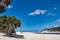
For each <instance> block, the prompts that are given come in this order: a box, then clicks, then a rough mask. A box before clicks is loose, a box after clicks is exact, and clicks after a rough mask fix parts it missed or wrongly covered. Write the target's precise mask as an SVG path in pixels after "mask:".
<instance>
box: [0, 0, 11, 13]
mask: <svg viewBox="0 0 60 40" xmlns="http://www.w3.org/2000/svg"><path fill="white" fill-rule="evenodd" d="M11 1H12V0H0V13H2V12H5V8H6V7H8V5H9V4H11Z"/></svg>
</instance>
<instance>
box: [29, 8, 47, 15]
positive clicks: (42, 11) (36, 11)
mask: <svg viewBox="0 0 60 40" xmlns="http://www.w3.org/2000/svg"><path fill="white" fill-rule="evenodd" d="M46 12H47V10H41V9H37V10H35V11H34V12H31V13H29V14H28V15H40V14H45V13H46Z"/></svg>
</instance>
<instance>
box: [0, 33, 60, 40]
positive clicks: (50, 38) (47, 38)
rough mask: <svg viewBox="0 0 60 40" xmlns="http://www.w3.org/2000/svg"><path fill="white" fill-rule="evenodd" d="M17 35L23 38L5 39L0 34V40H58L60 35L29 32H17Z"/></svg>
mask: <svg viewBox="0 0 60 40" xmlns="http://www.w3.org/2000/svg"><path fill="white" fill-rule="evenodd" d="M16 34H17V35H23V37H24V39H23V38H14V37H5V36H2V35H4V34H3V33H0V40H60V34H35V33H31V32H23V33H20V32H17V33H16Z"/></svg>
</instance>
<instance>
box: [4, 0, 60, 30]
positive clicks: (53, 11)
mask: <svg viewBox="0 0 60 40" xmlns="http://www.w3.org/2000/svg"><path fill="white" fill-rule="evenodd" d="M4 14H6V15H9V16H16V17H17V18H18V19H20V20H21V23H22V25H21V27H20V28H17V30H16V31H39V30H42V29H46V28H51V27H56V26H59V25H60V0H12V2H11V5H9V6H8V7H7V8H6V12H4Z"/></svg>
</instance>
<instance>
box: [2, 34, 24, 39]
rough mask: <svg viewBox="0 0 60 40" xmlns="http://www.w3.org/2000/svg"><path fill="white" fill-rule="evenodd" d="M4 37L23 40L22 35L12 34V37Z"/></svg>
mask: <svg viewBox="0 0 60 40" xmlns="http://www.w3.org/2000/svg"><path fill="white" fill-rule="evenodd" d="M3 36H5V37H13V38H19V39H24V35H17V34H14V35H10V36H6V35H3Z"/></svg>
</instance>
